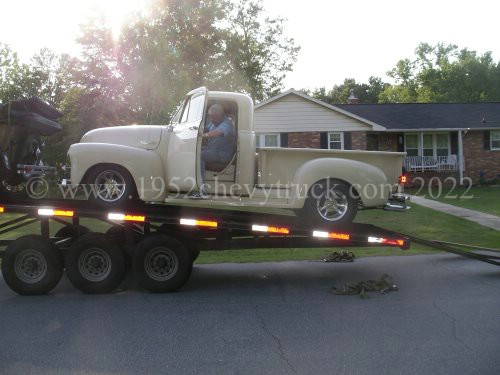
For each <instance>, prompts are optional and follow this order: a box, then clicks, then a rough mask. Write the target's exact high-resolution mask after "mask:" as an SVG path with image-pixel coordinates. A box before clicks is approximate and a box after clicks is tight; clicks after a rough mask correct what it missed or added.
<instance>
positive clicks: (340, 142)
mask: <svg viewBox="0 0 500 375" xmlns="http://www.w3.org/2000/svg"><path fill="white" fill-rule="evenodd" d="M328 148H329V149H330V150H343V149H344V133H328Z"/></svg>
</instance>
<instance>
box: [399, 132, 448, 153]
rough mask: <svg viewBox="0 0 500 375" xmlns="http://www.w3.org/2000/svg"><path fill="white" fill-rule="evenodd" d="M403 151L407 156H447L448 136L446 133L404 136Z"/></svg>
mask: <svg viewBox="0 0 500 375" xmlns="http://www.w3.org/2000/svg"><path fill="white" fill-rule="evenodd" d="M405 151H406V153H407V154H408V156H448V155H449V154H450V136H449V134H448V133H436V134H429V133H427V134H423V135H422V138H421V137H420V135H419V134H405Z"/></svg>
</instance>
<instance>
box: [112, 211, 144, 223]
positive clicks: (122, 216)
mask: <svg viewBox="0 0 500 375" xmlns="http://www.w3.org/2000/svg"><path fill="white" fill-rule="evenodd" d="M108 220H115V221H140V222H144V221H146V216H142V215H126V214H121V213H109V214H108Z"/></svg>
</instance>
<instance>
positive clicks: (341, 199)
mask: <svg viewBox="0 0 500 375" xmlns="http://www.w3.org/2000/svg"><path fill="white" fill-rule="evenodd" d="M357 211H358V203H357V201H356V198H355V197H354V196H353V192H352V191H351V189H350V187H349V185H347V184H346V183H345V182H343V181H339V180H334V179H330V180H323V181H319V182H316V183H315V184H314V185H313V186H311V189H310V190H309V193H308V197H307V199H306V202H305V204H304V208H303V212H304V214H305V216H306V217H307V219H308V220H310V221H312V222H313V223H315V224H317V225H324V224H332V223H335V224H349V223H351V222H352V221H353V220H354V218H355V217H356V213H357Z"/></svg>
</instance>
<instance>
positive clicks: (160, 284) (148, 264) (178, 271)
mask: <svg viewBox="0 0 500 375" xmlns="http://www.w3.org/2000/svg"><path fill="white" fill-rule="evenodd" d="M133 267H134V271H135V275H136V278H137V281H138V282H139V285H140V286H141V287H143V288H144V289H146V290H149V291H150V292H154V293H164V292H173V291H175V290H177V289H179V288H180V287H182V286H183V285H184V284H185V283H186V282H187V280H188V279H189V276H190V275H191V271H192V270H193V256H192V255H191V252H190V251H189V250H188V249H187V248H186V247H185V246H184V245H183V244H182V243H181V242H179V241H178V240H177V239H175V238H173V237H170V236H167V235H164V234H153V235H151V236H148V237H146V238H145V239H143V240H142V241H141V242H139V244H138V245H137V248H136V251H135V255H134V259H133Z"/></svg>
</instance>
